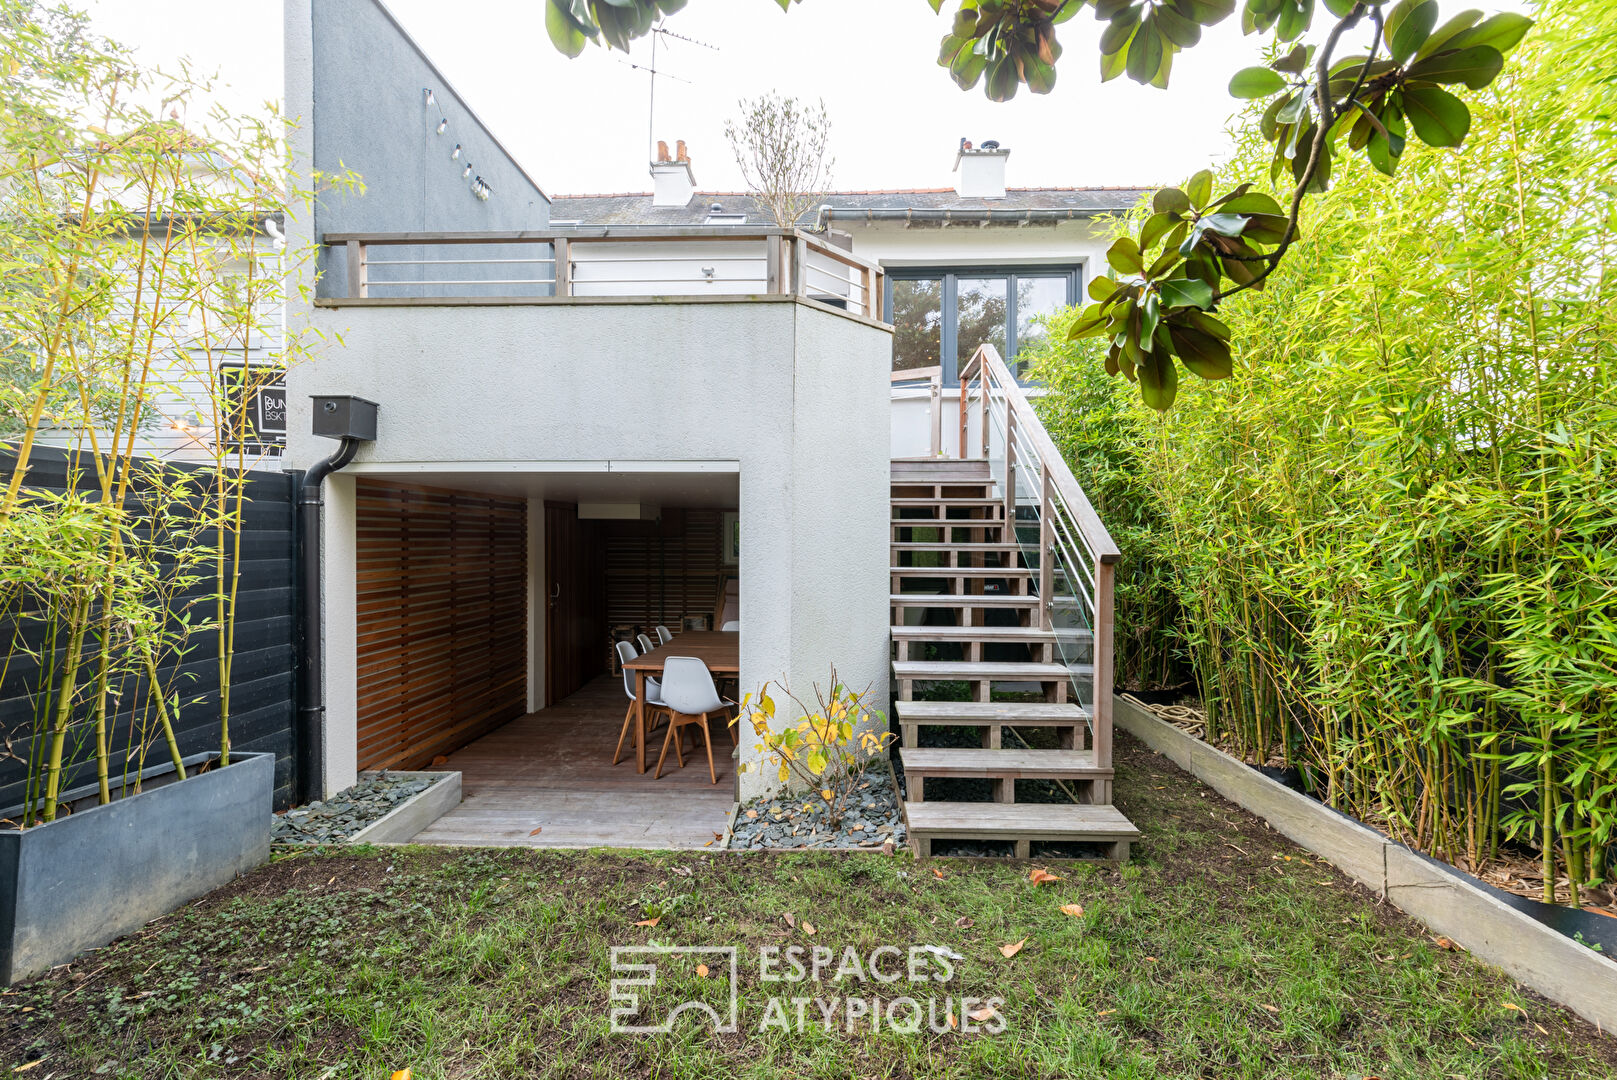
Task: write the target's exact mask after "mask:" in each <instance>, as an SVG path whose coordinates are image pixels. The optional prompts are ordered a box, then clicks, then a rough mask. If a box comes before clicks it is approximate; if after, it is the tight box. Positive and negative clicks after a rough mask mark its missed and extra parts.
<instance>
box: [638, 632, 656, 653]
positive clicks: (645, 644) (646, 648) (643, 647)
mask: <svg viewBox="0 0 1617 1080" xmlns="http://www.w3.org/2000/svg"><path fill="white" fill-rule="evenodd" d="M634 639H635V641H637V642H639V643H640V655H642V656H644V655H645V654H646V653H648V652H650V651H651V650H652V649H653V648H655V646H654V645H652V643H651V639H650V638H648V637H647V636H646V635H644V634H636V635H635V636H634Z"/></svg>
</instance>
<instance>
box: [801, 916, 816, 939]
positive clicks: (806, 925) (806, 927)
mask: <svg viewBox="0 0 1617 1080" xmlns="http://www.w3.org/2000/svg"><path fill="white" fill-rule="evenodd" d="M803 933H805V934H808V935H809V936H810V937H812V936H814V924H813V923H811V922H809V921H808V920H807V919H804V920H803Z"/></svg>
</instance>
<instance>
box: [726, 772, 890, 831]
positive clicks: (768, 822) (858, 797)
mask: <svg viewBox="0 0 1617 1080" xmlns="http://www.w3.org/2000/svg"><path fill="white" fill-rule="evenodd" d="M805 806H806V807H809V809H806V810H805V809H804V807H805ZM888 842H891V843H893V844H894V845H895V846H902V845H903V843H904V822H903V819H902V818H901V817H900V816H899V810H898V795H897V793H896V792H894V790H893V783H892V780H891V779H890V778H889V777H888V774H887V770H886V769H885V768H882V767H879V766H878V767H874V768H871V769H869V770H868V771H867V772H866V773H865V776H864V779H863V780H861V781H860V782H859V787H858V788H857V790H856V791H855V794H854V797H853V798H852V799H851V800H850V801H849V805H848V810H847V813H845V814H844V815H843V818H842V822H841V824H840V825H839V826H838V828H836V829H835V830H833V829H831V828H830V827H829V826H828V825H827V824H826V814H825V805H824V804H823V803H821V802H820V801H819V800H818V799H805V798H799V799H791V798H785V799H781V798H773V799H754V800H753V801H752V802H749V803H747V804H746V805H744V806H742V807H741V809H740V810H739V811H737V813H736V823H735V830H734V831H733V832H732V833H731V835H730V846H731V847H732V848H814V849H815V850H824V849H835V848H855V847H874V846H878V845H881V844H885V843H888Z"/></svg>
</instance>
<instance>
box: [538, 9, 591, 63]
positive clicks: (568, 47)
mask: <svg viewBox="0 0 1617 1080" xmlns="http://www.w3.org/2000/svg"><path fill="white" fill-rule="evenodd" d="M570 7H571V5H570V4H569V3H568V0H546V2H545V33H547V34H549V35H550V43H551V44H552V45H554V46H555V47H556V51H557V52H559V53H561V54H562V55H563V56H566V57H568V58H569V59H570V58H572V57H576V56H578V55H579V54H580V53H582V52H583V51H584V46H585V45H587V44H588V43H589V38H588V37H586V36H585V32H584V29H583V27H581V26H580V24H579V23H578V22H577V21H576V20H575V19H574V18H573V16H572V14H571V13H570V11H569V10H568V9H569V8H570ZM592 36H593V35H592Z"/></svg>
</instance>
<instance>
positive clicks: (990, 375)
mask: <svg viewBox="0 0 1617 1080" xmlns="http://www.w3.org/2000/svg"><path fill="white" fill-rule="evenodd" d="M974 376H975V377H977V378H978V379H980V380H981V379H984V378H986V379H987V380H988V381H990V382H992V383H994V384H996V385H997V387H998V388H999V390H1000V392H1001V393H1002V394H1004V395H1005V403H1006V405H1007V407H1008V408H1009V410H1010V413H1011V415H1012V416H1014V417H1015V418H1016V419H1015V421H1014V423H1015V427H1016V429H1017V430H1018V431H1020V433H1021V435H1022V437H1023V438H1025V439H1027V440H1028V441H1029V442H1031V443H1032V444H1033V449H1034V450H1035V451H1036V452H1037V453H1038V455H1039V458H1040V460H1041V461H1042V462H1043V463H1044V464H1046V465H1048V466H1049V468H1050V481H1051V483H1052V484H1053V485H1054V487H1055V490H1056V494H1058V495H1059V496H1060V497H1061V501H1062V502H1064V503H1066V505H1067V509H1068V510H1069V511H1071V513H1072V517H1073V522H1074V524H1076V525H1077V526H1078V530H1079V532H1081V533H1082V534H1083V537H1084V544H1085V546H1087V547H1088V548H1089V551H1090V553H1091V554H1092V555H1093V556H1094V557H1095V561H1096V562H1102V563H1114V562H1116V561H1117V560H1118V558H1119V557H1120V553H1119V552H1118V550H1117V544H1116V543H1115V542H1114V541H1113V540H1112V534H1111V533H1110V532H1108V531H1107V529H1106V525H1105V524H1104V523H1103V522H1102V521H1101V519H1100V515H1099V514H1097V513H1095V508H1094V507H1093V506H1092V505H1090V502H1089V496H1087V495H1085V494H1084V489H1083V487H1082V486H1081V485H1080V484H1079V483H1078V478H1077V477H1075V476H1073V474H1072V469H1071V467H1070V466H1068V464H1067V459H1066V457H1065V456H1063V455H1062V453H1061V451H1060V450H1058V449H1057V448H1056V444H1055V441H1054V440H1052V439H1051V438H1050V433H1049V432H1048V431H1046V430H1045V428H1044V423H1043V422H1042V421H1041V420H1040V419H1039V414H1038V413H1037V412H1035V411H1034V409H1033V405H1032V403H1031V402H1029V401H1028V399H1027V394H1026V393H1024V392H1023V390H1022V387H1021V384H1019V383H1018V382H1017V381H1016V377H1015V376H1014V375H1012V374H1011V370H1010V368H1008V367H1006V366H1005V361H1004V360H1002V359H1000V355H999V350H998V349H995V348H994V347H993V346H992V345H987V344H984V345H979V346H977V351H976V352H974V353H972V355H971V359H970V360H969V361H967V362H966V366H965V367H964V368H963V369H961V372H960V386H961V399H962V401H964V399H965V396H966V393H965V387H966V384H967V383H968V382H970V381H971V379H972V378H973V377H974ZM985 397H986V391H985ZM962 415H964V410H962ZM985 420H986V417H985ZM1009 429H1010V425H1007V430H1009ZM963 431H964V425H963V424H962V432H963ZM962 456H964V455H962Z"/></svg>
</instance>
